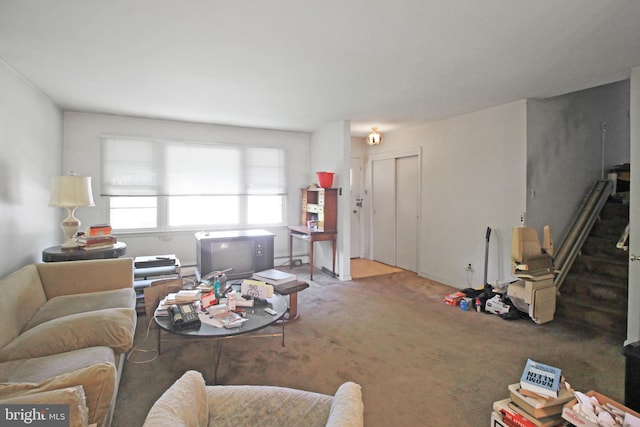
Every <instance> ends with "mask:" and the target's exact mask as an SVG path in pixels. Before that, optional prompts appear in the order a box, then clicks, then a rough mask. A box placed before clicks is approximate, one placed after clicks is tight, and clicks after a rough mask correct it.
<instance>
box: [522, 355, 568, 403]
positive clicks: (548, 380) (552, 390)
mask: <svg viewBox="0 0 640 427" xmlns="http://www.w3.org/2000/svg"><path fill="white" fill-rule="evenodd" d="M561 381H562V371H561V370H560V368H556V367H554V366H550V365H546V364H544V363H540V362H536V361H534V360H531V359H527V363H526V364H525V367H524V370H523V371H522V376H521V377H520V387H521V388H522V389H523V390H528V391H532V392H534V393H536V394H539V395H540V396H543V397H551V398H554V399H557V398H558V392H559V391H560V384H561Z"/></svg>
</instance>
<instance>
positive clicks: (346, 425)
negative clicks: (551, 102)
mask: <svg viewBox="0 0 640 427" xmlns="http://www.w3.org/2000/svg"><path fill="white" fill-rule="evenodd" d="M363 425H364V405H363V403H362V389H361V387H360V385H358V384H356V383H353V382H347V383H344V384H342V385H341V386H340V387H338V391H336V394H335V396H334V397H333V403H332V404H331V412H330V413H329V419H328V420H327V427H357V426H363Z"/></svg>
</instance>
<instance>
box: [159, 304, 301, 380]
mask: <svg viewBox="0 0 640 427" xmlns="http://www.w3.org/2000/svg"><path fill="white" fill-rule="evenodd" d="M287 306H288V304H287V300H286V298H285V297H283V296H282V295H278V294H274V295H273V297H271V298H269V299H268V304H267V305H258V306H256V307H243V310H244V311H245V313H247V314H246V315H247V319H248V320H247V321H246V322H243V323H242V325H241V326H240V327H238V328H217V327H215V326H213V325H209V324H207V323H204V322H202V324H201V325H200V327H199V328H187V329H173V328H172V327H171V321H170V320H169V317H157V316H154V317H153V319H154V321H155V322H156V324H157V325H158V326H159V327H160V335H159V336H158V355H160V352H161V346H160V344H161V341H162V340H161V337H162V332H163V331H164V332H168V333H169V334H172V335H177V336H180V338H181V340H182V338H186V339H194V340H202V339H208V340H211V339H213V340H214V341H216V347H215V354H213V352H212V355H211V357H213V358H215V361H214V364H213V365H214V366H213V384H218V367H219V365H220V357H221V355H222V344H223V342H224V341H225V340H228V339H233V338H241V337H244V338H266V337H282V347H284V338H285V335H284V325H285V323H286V322H280V323H281V327H282V329H281V331H280V332H277V333H261V334H253V333H254V332H257V331H259V330H261V329H264V328H266V327H268V326H272V325H274V324H275V323H276V322H278V321H279V320H282V318H283V317H284V315H285V313H286V312H287ZM267 307H269V308H272V309H273V310H275V311H276V314H275V315H271V314H269V313H267V312H266V311H264V309H265V308H267ZM167 341H169V340H167ZM212 350H214V349H213V348H212Z"/></svg>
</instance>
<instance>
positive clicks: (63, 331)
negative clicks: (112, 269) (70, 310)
mask: <svg viewBox="0 0 640 427" xmlns="http://www.w3.org/2000/svg"><path fill="white" fill-rule="evenodd" d="M136 321H137V317H136V312H135V310H134V309H129V308H110V309H107V310H96V311H92V312H88V313H78V314H71V315H69V316H65V317H61V318H58V319H54V320H50V321H48V322H45V323H42V324H40V325H38V326H35V327H33V328H31V329H29V330H28V331H26V332H24V333H22V334H21V335H19V336H18V337H17V338H15V339H14V340H13V341H11V342H10V343H9V344H7V345H6V346H5V347H3V348H2V349H0V362H5V361H7V360H16V359H28V358H32V357H41V356H49V355H52V354H57V353H64V352H67V351H72V350H78V349H81V348H87V347H95V346H106V347H110V348H112V349H113V350H114V351H115V352H116V354H120V353H124V352H126V351H128V350H129V349H130V348H131V346H132V344H133V336H134V333H135V327H136Z"/></svg>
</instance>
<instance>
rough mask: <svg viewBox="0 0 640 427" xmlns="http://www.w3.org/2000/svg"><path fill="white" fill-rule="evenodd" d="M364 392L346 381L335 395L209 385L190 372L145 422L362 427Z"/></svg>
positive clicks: (155, 426)
mask: <svg viewBox="0 0 640 427" xmlns="http://www.w3.org/2000/svg"><path fill="white" fill-rule="evenodd" d="M363 413H364V406H363V403H362V391H361V388H360V386H359V385H358V384H356V383H353V382H347V383H344V384H342V385H341V386H340V387H339V388H338V390H337V391H336V394H335V395H334V396H329V395H325V394H320V393H314V392H310V391H303V390H296V389H291V388H286V387H274V386H252V385H227V386H225V385H218V386H206V385H205V382H204V379H203V378H202V374H200V373H199V372H197V371H187V372H186V373H185V374H184V375H183V376H182V377H181V378H179V379H178V380H177V381H176V382H175V383H174V384H173V385H172V386H171V387H170V388H169V389H168V390H167V391H165V392H164V394H163V395H162V396H160V398H159V399H158V400H157V401H156V402H155V404H154V405H153V407H152V408H151V410H150V411H149V413H148V414H147V418H146V420H145V423H144V427H165V426H166V427H174V426H189V427H195V426H198V427H207V426H208V427H213V426H230V427H235V426H246V425H264V426H278V427H289V426H291V427H300V426H307V427H311V426H329V427H362V426H363V424H364V414H363Z"/></svg>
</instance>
